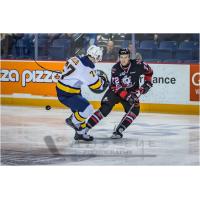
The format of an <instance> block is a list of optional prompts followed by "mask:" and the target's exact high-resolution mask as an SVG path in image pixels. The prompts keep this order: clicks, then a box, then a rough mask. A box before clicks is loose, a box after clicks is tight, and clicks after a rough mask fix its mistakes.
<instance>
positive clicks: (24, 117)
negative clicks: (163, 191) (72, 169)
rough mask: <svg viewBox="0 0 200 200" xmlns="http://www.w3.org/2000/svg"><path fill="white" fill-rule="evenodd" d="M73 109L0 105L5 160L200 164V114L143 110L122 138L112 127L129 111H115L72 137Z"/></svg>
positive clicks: (14, 162)
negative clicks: (86, 133)
mask: <svg viewBox="0 0 200 200" xmlns="http://www.w3.org/2000/svg"><path fill="white" fill-rule="evenodd" d="M70 114H71V112H70V110H67V109H66V110H64V109H55V108H52V109H51V110H49V111H47V110H45V109H44V108H38V107H16V106H1V164H2V165H199V146H200V145H199V130H200V125H199V116H192V115H168V114H155V113H151V114H149V113H140V115H139V117H138V118H137V119H136V120H135V121H134V124H132V125H131V126H130V127H129V128H128V129H127V130H126V132H125V134H124V138H123V139H121V140H111V139H110V138H109V137H110V136H111V134H112V130H113V128H114V126H115V125H117V124H118V123H119V121H120V119H121V118H122V116H123V115H124V113H123V112H112V113H111V114H110V115H109V116H108V117H107V118H105V119H103V120H102V121H101V122H100V123H99V125H97V126H96V127H95V128H94V129H93V130H92V131H91V132H90V134H91V135H93V136H94V137H95V140H94V141H93V142H90V143H86V142H77V141H74V140H73V137H74V131H73V129H72V128H70V127H68V126H66V124H65V118H66V117H68V116H69V115H70Z"/></svg>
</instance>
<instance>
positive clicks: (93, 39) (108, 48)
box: [1, 33, 199, 63]
mask: <svg viewBox="0 0 200 200" xmlns="http://www.w3.org/2000/svg"><path fill="white" fill-rule="evenodd" d="M132 37H134V40H132ZM133 41H135V43H134V46H133V44H132V42H133ZM92 44H96V45H98V46H101V47H102V48H103V49H104V54H103V61H109V62H113V61H116V60H117V59H118V50H119V48H122V47H123V48H125V47H126V48H129V50H130V51H131V54H132V55H131V56H132V57H134V54H135V52H139V53H140V54H141V55H142V57H143V59H144V60H146V61H154V62H159V61H172V62H185V61H186V62H189V61H190V62H194V63H195V62H198V61H199V34H156V33H155V34H134V35H133V34H73V33H71V34H66V33H63V34H60V33H58V34H55V33H54V34H52V33H50V34H21V33H18V34H15V33H13V34H1V59H33V57H35V56H37V59H38V60H65V59H66V58H68V57H70V56H74V55H77V54H85V53H86V50H87V48H88V46H89V45H92ZM36 50H37V55H36Z"/></svg>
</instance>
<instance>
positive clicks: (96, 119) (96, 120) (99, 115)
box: [86, 110, 103, 128]
mask: <svg viewBox="0 0 200 200" xmlns="http://www.w3.org/2000/svg"><path fill="white" fill-rule="evenodd" d="M101 119H103V115H102V113H101V111H100V110H97V111H96V112H95V113H94V114H93V115H92V116H91V117H90V118H89V119H88V121H87V124H86V126H87V127H88V128H92V127H94V126H95V125H96V124H98V123H99V121H100V120H101Z"/></svg>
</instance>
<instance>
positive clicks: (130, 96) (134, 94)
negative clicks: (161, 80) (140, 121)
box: [126, 92, 140, 105]
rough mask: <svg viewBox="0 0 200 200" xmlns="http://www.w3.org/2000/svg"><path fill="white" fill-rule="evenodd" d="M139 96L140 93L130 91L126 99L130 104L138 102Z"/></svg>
mask: <svg viewBox="0 0 200 200" xmlns="http://www.w3.org/2000/svg"><path fill="white" fill-rule="evenodd" d="M139 96H140V95H138V94H137V92H131V93H130V94H128V95H127V97H126V101H128V102H129V104H130V105H133V104H134V103H138V102H139Z"/></svg>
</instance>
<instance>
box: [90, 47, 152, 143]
mask: <svg viewBox="0 0 200 200" xmlns="http://www.w3.org/2000/svg"><path fill="white" fill-rule="evenodd" d="M142 75H144V83H143V85H142V86H140V84H139V79H140V76H142ZM152 75H153V71H152V69H151V67H150V66H149V65H148V64H146V63H144V62H143V61H142V60H140V59H133V60H132V59H130V51H129V50H128V49H120V50H119V62H117V63H116V64H115V65H114V66H113V67H112V72H111V84H110V87H109V89H108V90H107V91H106V93H105V95H104V96H103V98H102V101H101V107H100V108H99V110H97V111H96V112H95V113H94V114H93V115H92V116H91V117H90V118H89V119H88V121H87V124H86V126H87V131H89V130H90V129H91V128H93V127H94V126H95V125H96V124H97V123H98V122H99V121H100V120H102V119H103V118H104V117H106V116H107V115H108V114H109V113H110V112H111V111H112V108H113V107H114V105H115V104H118V103H121V104H122V106H123V108H124V110H125V112H126V113H127V114H125V116H124V117H123V118H122V121H121V122H120V123H119V125H118V126H117V127H116V128H115V130H114V132H113V135H112V136H111V138H112V139H119V138H122V137H123V131H124V130H125V129H126V128H128V126H129V125H130V124H131V123H132V122H133V121H134V120H135V118H136V117H137V116H138V115H139V112H140V102H139V98H138V97H139V96H140V95H143V94H146V93H147V92H148V91H149V89H150V88H151V87H152ZM133 104H134V106H132V105H133ZM130 108H132V109H131V110H130Z"/></svg>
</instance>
